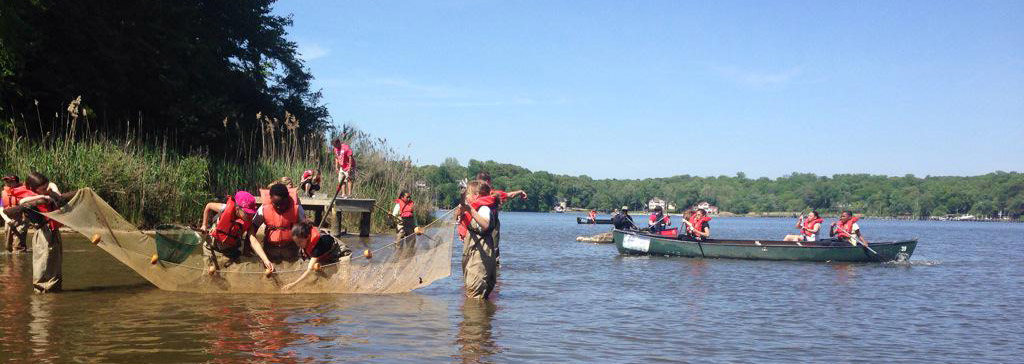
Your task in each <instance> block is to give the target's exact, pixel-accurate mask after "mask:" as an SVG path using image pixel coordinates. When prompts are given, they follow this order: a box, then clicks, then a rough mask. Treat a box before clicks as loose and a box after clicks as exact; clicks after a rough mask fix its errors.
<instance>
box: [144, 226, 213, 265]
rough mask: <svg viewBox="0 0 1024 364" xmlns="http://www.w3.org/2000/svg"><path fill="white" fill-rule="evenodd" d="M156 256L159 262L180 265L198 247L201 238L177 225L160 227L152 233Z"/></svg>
mask: <svg viewBox="0 0 1024 364" xmlns="http://www.w3.org/2000/svg"><path fill="white" fill-rule="evenodd" d="M153 237H154V238H155V239H156V255H157V257H158V258H159V259H160V260H161V261H165V262H171V263H181V262H184V261H185V259H188V256H189V255H191V254H192V251H194V250H195V249H196V247H197V246H199V242H200V241H201V240H202V237H201V236H200V235H199V233H197V232H195V231H192V230H191V229H189V228H186V227H182V226H178V225H160V226H157V227H156V230H155V231H154V232H153Z"/></svg>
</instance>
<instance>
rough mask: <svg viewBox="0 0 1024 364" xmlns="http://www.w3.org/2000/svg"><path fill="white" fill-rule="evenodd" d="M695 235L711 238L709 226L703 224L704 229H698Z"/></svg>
mask: <svg viewBox="0 0 1024 364" xmlns="http://www.w3.org/2000/svg"><path fill="white" fill-rule="evenodd" d="M697 235H700V237H702V238H704V239H708V238H711V226H705V227H704V231H698V232H697Z"/></svg>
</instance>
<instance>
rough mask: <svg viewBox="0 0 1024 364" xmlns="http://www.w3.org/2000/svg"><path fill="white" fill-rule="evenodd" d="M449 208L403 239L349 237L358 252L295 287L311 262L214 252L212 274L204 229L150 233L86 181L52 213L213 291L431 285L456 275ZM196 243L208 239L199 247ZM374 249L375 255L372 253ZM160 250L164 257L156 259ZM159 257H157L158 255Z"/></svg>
mask: <svg viewBox="0 0 1024 364" xmlns="http://www.w3.org/2000/svg"><path fill="white" fill-rule="evenodd" d="M450 214H451V212H448V213H447V214H445V215H444V216H441V217H440V218H438V219H437V220H435V221H434V222H433V223H431V224H430V225H427V226H424V227H422V229H420V232H421V233H422V234H414V235H410V236H408V237H406V238H404V239H401V240H397V241H396V239H395V238H394V236H393V235H390V234H388V235H387V236H379V237H376V238H343V239H341V240H342V242H344V243H345V244H346V245H347V246H348V247H349V248H350V249H352V250H353V254H352V255H351V256H346V257H342V258H341V260H339V261H338V262H337V263H331V264H325V265H323V266H322V267H321V269H320V270H319V271H315V272H314V273H311V274H310V276H308V277H306V278H305V279H304V280H303V281H302V282H301V283H299V284H297V285H295V286H294V287H292V288H291V289H289V290H287V291H282V289H281V287H282V286H284V285H286V284H288V283H291V282H293V281H295V280H296V279H297V278H298V277H299V276H301V275H302V272H303V271H304V270H305V269H306V266H307V264H308V263H307V262H306V261H302V260H298V261H291V262H289V261H283V262H275V266H276V272H275V273H274V274H273V275H271V276H270V277H267V276H266V275H265V271H264V267H263V264H262V263H260V262H259V260H258V258H256V257H255V256H249V255H243V256H242V257H241V258H240V259H239V261H237V262H235V263H233V264H229V262H228V260H227V258H225V257H223V256H222V255H221V254H216V253H215V254H214V256H215V257H216V258H215V259H217V261H218V266H219V267H220V269H219V270H218V271H217V272H216V273H215V274H212V275H211V274H208V272H207V268H208V267H209V264H208V259H209V258H208V257H205V256H204V254H203V251H204V250H205V249H204V248H201V246H202V243H201V242H200V240H199V239H200V238H201V236H200V235H199V234H196V233H194V232H191V231H187V228H184V227H174V226H170V227H167V226H164V227H161V229H158V230H157V233H155V234H152V233H144V232H142V231H139V230H138V229H136V228H135V226H133V225H132V224H131V223H129V222H128V221H126V220H125V219H124V218H123V217H121V215H119V214H118V213H117V212H116V211H114V209H113V208H111V207H110V205H108V204H107V203H106V202H105V201H103V199H101V198H100V197H99V196H97V195H96V193H95V192H93V191H92V189H89V188H85V189H82V190H80V191H78V194H77V195H76V196H75V197H74V198H73V199H72V200H71V201H70V202H68V204H67V206H65V207H63V208H61V210H60V211H56V212H52V213H47V214H46V215H47V216H48V217H50V218H52V219H54V220H57V221H59V222H61V223H63V224H64V225H66V226H68V227H70V228H71V229H74V230H75V231H77V232H78V233H80V234H82V235H84V236H86V237H87V238H90V239H92V240H96V239H95V238H96V237H98V238H99V240H98V244H97V246H98V247H99V248H101V249H103V250H104V251H106V252H107V253H109V254H110V255H111V256H113V257H114V258H115V259H117V260H118V261H120V262H121V263H123V264H124V265H126V266H128V267H129V268H131V269H132V270H134V271H136V272H138V273H139V275H141V276H142V277H143V278H145V279H146V280H148V281H150V282H151V283H153V284H154V285H156V286H157V287H159V288H160V289H164V290H169V291H185V292H209V293H400V292H409V291H412V290H414V289H417V288H420V287H425V286H427V285H429V284H431V283H432V282H434V281H436V280H438V279H441V278H445V277H448V276H449V275H451V259H452V258H451V257H452V245H453V240H454V227H455V222H454V221H453V219H452V218H451V216H450ZM196 247H200V248H199V249H196ZM363 250H370V251H371V252H372V258H369V259H367V258H365V257H364V256H363V254H362V252H363ZM154 256H155V258H156V259H154ZM153 262H155V263H153Z"/></svg>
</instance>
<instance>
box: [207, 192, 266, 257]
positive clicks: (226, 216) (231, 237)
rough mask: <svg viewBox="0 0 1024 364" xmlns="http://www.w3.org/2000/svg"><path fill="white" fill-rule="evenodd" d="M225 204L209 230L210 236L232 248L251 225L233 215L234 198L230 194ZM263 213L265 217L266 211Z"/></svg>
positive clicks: (250, 222) (249, 222)
mask: <svg viewBox="0 0 1024 364" xmlns="http://www.w3.org/2000/svg"><path fill="white" fill-rule="evenodd" d="M226 205H227V206H225V207H224V212H221V213H220V218H218V219H217V226H216V227H214V230H213V231H212V232H210V236H213V238H214V239H217V242H219V243H221V244H222V245H224V246H226V247H229V248H233V247H236V246H238V244H239V242H240V241H241V240H242V235H243V234H245V232H246V231H248V230H249V227H251V226H252V221H245V219H241V218H238V217H237V216H235V199H233V198H231V196H228V202H227V204H226ZM263 214H264V218H266V211H264V212H263Z"/></svg>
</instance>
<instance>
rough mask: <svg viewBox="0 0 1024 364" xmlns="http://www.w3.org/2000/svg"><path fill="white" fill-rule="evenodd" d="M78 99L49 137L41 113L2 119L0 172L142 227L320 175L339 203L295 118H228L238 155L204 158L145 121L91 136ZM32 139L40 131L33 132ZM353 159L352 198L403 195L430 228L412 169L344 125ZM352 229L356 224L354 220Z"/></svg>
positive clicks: (315, 143)
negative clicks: (32, 178) (44, 180)
mask: <svg viewBox="0 0 1024 364" xmlns="http://www.w3.org/2000/svg"><path fill="white" fill-rule="evenodd" d="M80 104H81V100H80V99H76V100H74V101H72V102H71V103H70V104H69V105H68V109H67V110H66V112H65V111H61V112H59V113H55V114H54V118H55V119H56V120H57V121H59V122H56V123H52V124H53V125H55V126H53V127H51V130H42V127H41V125H43V123H42V122H41V118H42V116H41V113H38V112H37V114H36V115H34V116H36V117H37V120H27V119H25V118H24V117H20V118H9V119H7V120H2V121H0V150H2V152H3V158H0V174H15V175H18V176H20V177H22V178H24V176H25V175H27V174H28V172H30V171H39V172H41V173H43V174H44V175H46V176H48V177H49V178H50V179H51V180H53V181H54V182H56V183H57V184H58V185H59V186H60V187H61V188H62V189H65V190H70V189H77V188H82V187H92V188H93V189H94V190H96V191H97V192H98V193H99V194H100V196H102V197H103V199H104V200H106V201H107V202H108V203H110V205H111V206H112V207H113V208H114V209H116V210H117V211H118V212H119V213H121V214H122V215H123V216H125V217H126V218H127V219H128V220H129V221H131V222H132V223H134V224H136V225H138V226H140V227H151V226H154V225H157V224H161V223H168V222H177V223H186V224H188V223H194V222H196V221H198V220H199V217H200V215H201V214H202V209H203V206H204V205H205V203H207V202H211V201H223V198H224V196H226V195H228V194H231V193H234V192H235V191H236V190H247V191H250V192H252V193H254V194H256V193H258V189H259V188H266V186H267V184H268V183H269V182H271V181H273V180H277V179H278V178H280V177H282V176H288V177H291V178H292V180H293V181H295V182H296V183H298V181H299V179H300V176H301V175H302V172H303V171H305V170H307V169H319V170H320V171H321V172H322V173H323V184H322V190H321V194H325V193H326V194H328V196H331V195H333V193H334V191H335V186H336V185H335V182H334V181H337V177H336V176H337V174H336V172H335V171H334V167H333V156H332V153H331V152H330V150H329V147H328V140H329V138H328V135H331V134H330V132H332V131H333V132H338V131H336V130H325V131H322V132H317V133H312V134H310V135H307V136H300V135H298V132H297V129H298V125H299V123H300V121H299V120H297V119H295V117H294V116H292V115H291V114H286V115H284V117H283V120H282V121H280V122H279V121H278V120H277V119H276V118H273V117H269V116H265V115H262V114H260V115H258V118H259V119H260V120H261V121H262V128H261V130H253V131H246V130H241V129H240V128H239V127H237V124H234V125H232V123H230V120H229V119H226V118H225V119H224V121H223V124H224V127H225V128H232V129H233V130H232V131H231V133H233V134H232V135H235V136H236V137H237V139H238V140H242V141H243V142H242V143H238V144H236V145H238V147H237V148H236V149H237V153H236V154H235V155H231V156H225V157H212V156H210V155H209V153H207V152H205V151H187V152H182V151H180V150H178V149H177V148H175V147H174V143H173V142H172V141H171V139H170V138H168V137H167V136H159V135H150V134H146V133H145V132H143V131H144V130H145V128H144V127H143V126H142V122H141V121H139V122H137V123H136V124H135V125H134V126H133V125H132V124H131V123H128V124H126V128H125V129H124V130H122V131H120V132H119V133H117V134H118V135H117V136H114V135H111V134H112V133H110V132H105V131H98V130H91V129H90V127H89V122H88V115H89V112H88V111H87V109H84V108H83V107H81V106H80ZM33 124H38V125H40V126H39V128H40V129H39V130H38V131H39V134H40V135H42V137H39V138H26V137H25V136H24V135H26V134H27V131H28V128H30V127H35V126H36V125H33ZM33 131H35V130H33ZM340 131H342V132H345V133H346V135H348V139H349V142H350V144H351V145H352V147H353V150H354V151H355V156H356V168H357V172H356V174H357V178H356V184H355V188H354V190H355V191H354V195H355V196H356V197H361V198H373V199H376V200H377V202H378V205H380V206H381V207H383V208H384V210H390V209H391V204H392V201H393V200H394V199H395V197H396V196H397V195H398V192H399V191H400V190H407V191H410V192H412V193H413V196H414V199H416V201H417V216H418V218H419V219H420V220H421V221H422V222H426V221H427V220H428V219H429V217H430V216H431V214H430V212H431V211H432V209H433V201H432V200H431V195H430V194H429V193H426V192H425V191H420V190H417V189H415V188H414V186H415V179H414V170H413V168H412V164H411V162H410V160H409V158H408V157H405V156H402V155H400V154H399V153H397V152H396V151H395V150H394V149H393V148H391V147H389V146H388V145H387V143H386V141H385V140H384V139H377V138H373V137H371V136H369V135H367V134H366V133H363V132H361V131H359V130H357V129H355V128H351V127H343V128H342V130H340ZM350 218H351V219H352V220H346V222H345V224H346V226H355V217H350ZM373 220H374V228H375V230H377V231H378V232H380V231H385V230H387V229H388V228H390V227H393V226H394V223H393V222H392V219H391V218H389V217H387V216H385V213H384V212H383V211H382V210H377V211H375V212H374V214H373Z"/></svg>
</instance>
